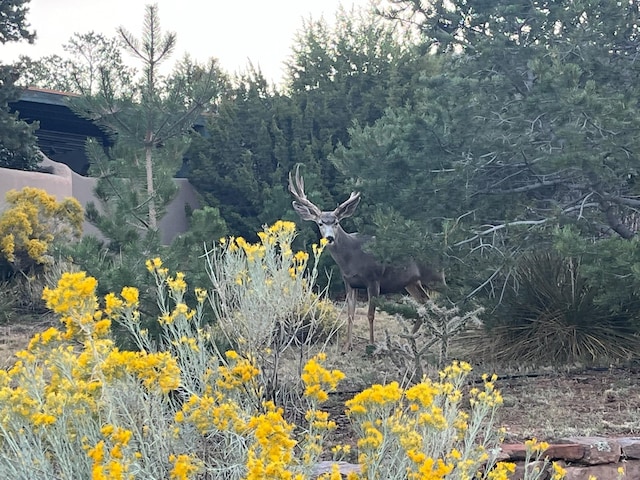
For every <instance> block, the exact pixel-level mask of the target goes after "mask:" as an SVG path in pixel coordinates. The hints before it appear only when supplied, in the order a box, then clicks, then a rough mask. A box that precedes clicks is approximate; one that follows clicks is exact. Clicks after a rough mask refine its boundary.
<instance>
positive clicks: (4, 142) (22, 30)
mask: <svg viewBox="0 0 640 480" xmlns="http://www.w3.org/2000/svg"><path fill="white" fill-rule="evenodd" d="M27 4H28V0H7V1H3V2H1V3H0V43H2V44H3V45H4V44H5V43H7V42H17V41H21V40H26V41H29V42H32V41H33V39H34V38H35V34H34V33H32V32H30V31H29V25H28V24H27V21H26V15H27V13H28V11H29V9H28V7H27ZM19 76H20V71H19V68H18V67H17V66H12V65H1V64H0V167H5V168H17V169H22V170H33V169H35V168H36V167H37V166H38V163H39V162H40V154H39V152H38V149H37V146H36V138H35V135H34V131H35V129H36V128H37V125H28V124H26V123H25V122H23V121H21V120H19V119H18V114H17V113H11V112H10V110H9V103H11V102H14V101H16V100H18V99H19V98H20V89H18V88H17V87H16V86H15V83H16V81H17V80H18V78H19Z"/></svg>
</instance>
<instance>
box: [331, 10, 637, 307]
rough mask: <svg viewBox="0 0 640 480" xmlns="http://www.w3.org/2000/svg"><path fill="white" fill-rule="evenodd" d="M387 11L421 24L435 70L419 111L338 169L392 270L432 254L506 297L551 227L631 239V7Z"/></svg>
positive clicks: (467, 279) (467, 282) (404, 109)
mask: <svg viewBox="0 0 640 480" xmlns="http://www.w3.org/2000/svg"><path fill="white" fill-rule="evenodd" d="M392 3H393V5H392V9H391V10H389V11H388V12H387V13H388V15H389V16H390V17H395V18H399V17H400V16H402V15H404V17H403V20H407V19H408V17H407V12H408V11H410V12H412V15H409V18H410V19H411V20H413V21H414V23H415V24H416V25H417V26H418V30H419V33H420V35H421V37H420V41H421V46H420V50H421V51H422V52H426V53H425V54H424V56H423V62H424V65H426V66H428V68H427V69H426V70H425V72H424V74H423V76H422V78H421V80H420V81H419V82H416V83H415V84H414V86H413V89H414V90H415V92H416V96H415V101H414V102H412V103H408V104H406V105H400V106H399V107H397V108H394V109H392V110H389V111H388V112H387V114H386V115H385V116H384V117H383V118H382V119H380V120H379V121H378V122H377V123H376V124H375V125H373V126H360V127H357V128H355V129H354V130H353V132H352V137H351V143H350V149H343V150H340V151H339V152H338V154H337V155H336V158H335V161H336V163H337V165H339V167H340V169H341V170H342V171H343V172H344V173H345V175H347V176H348V177H349V178H350V180H351V182H352V184H353V186H354V187H355V186H357V188H358V189H360V190H362V191H363V202H368V203H370V204H371V205H372V206H375V207H372V209H371V210H370V212H371V218H373V220H374V223H376V226H377V228H376V233H377V236H378V244H379V248H380V249H381V252H380V253H381V255H382V256H383V257H384V258H385V259H387V260H389V261H393V260H394V259H395V258H398V257H399V256H402V255H408V254H410V255H423V256H429V255H433V254H434V251H436V252H438V253H439V254H440V255H441V256H442V257H443V259H444V261H445V262H449V265H448V267H449V268H450V269H454V271H453V272H451V271H450V272H448V273H449V275H448V278H449V279H454V280H453V281H454V282H455V279H456V278H458V279H460V281H461V283H462V285H460V288H461V291H463V292H464V295H469V294H472V293H474V292H477V291H478V290H477V288H478V287H479V286H480V285H484V286H486V287H488V289H489V291H491V292H492V293H493V294H495V295H496V297H500V295H501V293H500V292H501V291H502V288H503V287H504V285H505V283H504V282H505V281H506V280H507V279H509V278H510V274H509V272H510V271H511V268H512V266H513V264H514V263H515V262H516V260H517V258H518V257H519V256H520V255H521V254H522V253H523V252H525V251H527V250H529V249H532V248H540V247H541V245H547V246H551V245H552V244H553V242H554V237H553V232H555V227H556V226H557V225H562V224H567V223H571V224H575V225H576V228H577V229H578V230H579V231H580V232H581V234H582V235H583V236H584V238H588V239H590V240H591V241H593V240H594V239H597V238H601V237H602V236H620V237H623V238H630V237H633V236H634V235H635V227H634V225H635V223H636V220H635V219H636V218H637V217H636V213H635V211H636V208H637V205H636V202H637V200H636V199H637V196H638V193H639V192H638V191H637V185H636V183H637V182H636V181H635V179H636V175H637V168H638V157H637V152H638V151H640V145H639V144H638V141H639V140H638V137H637V135H635V133H634V132H637V131H638V128H639V127H640V125H639V124H638V122H639V121H640V120H639V119H640V116H639V115H638V106H639V105H640V89H639V86H638V84H637V82H635V81H634V80H633V79H635V78H637V77H638V75H639V74H640V70H639V69H640V66H639V64H638V62H635V61H634V58H635V57H636V56H637V54H638V48H639V46H640V44H639V42H638V27H637V18H638V9H639V4H638V2H637V1H631V2H623V4H619V3H618V2H614V1H607V2H591V1H587V2H577V3H571V4H560V3H545V4H537V3H522V2H511V1H501V2H482V3H479V4H478V3H474V4H473V5H471V4H470V3H469V2H452V4H451V6H447V5H445V2H432V4H430V7H429V8H432V10H430V11H429V12H426V13H428V15H425V12H424V11H421V9H422V8H424V7H425V4H424V3H420V2H409V1H394V2H392ZM429 65H430V66H429ZM389 191H393V192H394V195H392V196H390V195H389V194H388V192H389ZM363 207H364V208H363V210H364V211H366V204H365V205H363ZM374 212H375V215H374ZM458 274H459V275H458ZM496 280H497V281H496ZM491 289H493V290H491Z"/></svg>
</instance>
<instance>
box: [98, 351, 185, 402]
mask: <svg viewBox="0 0 640 480" xmlns="http://www.w3.org/2000/svg"><path fill="white" fill-rule="evenodd" d="M101 367H102V372H103V374H104V376H105V378H106V379H107V380H113V379H116V378H119V377H121V376H122V375H123V374H124V373H127V374H129V375H134V376H136V377H137V378H138V379H140V381H141V382H142V384H143V385H144V386H145V387H147V388H148V389H150V390H156V389H157V390H159V391H160V392H161V393H162V394H165V395H166V394H168V393H169V392H171V391H172V390H175V389H177V388H178V387H179V386H180V368H178V364H177V362H176V359H175V358H174V357H173V356H172V355H171V354H170V353H169V352H157V353H147V352H121V351H119V350H118V349H114V350H113V351H112V352H110V353H109V355H108V356H107V357H106V358H105V359H104V362H103V364H102V366H101Z"/></svg>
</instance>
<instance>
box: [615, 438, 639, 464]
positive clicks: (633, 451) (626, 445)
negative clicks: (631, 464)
mask: <svg viewBox="0 0 640 480" xmlns="http://www.w3.org/2000/svg"><path fill="white" fill-rule="evenodd" d="M617 440H618V442H619V443H620V447H621V448H622V456H623V457H625V458H630V459H636V460H637V459H640V437H625V438H618V439H617Z"/></svg>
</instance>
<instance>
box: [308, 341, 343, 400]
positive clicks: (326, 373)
mask: <svg viewBox="0 0 640 480" xmlns="http://www.w3.org/2000/svg"><path fill="white" fill-rule="evenodd" d="M326 359H327V355H326V354H325V353H319V354H318V355H316V356H315V357H313V358H312V359H310V360H309V361H308V362H307V363H306V364H305V366H304V368H303V370H302V375H301V378H302V381H303V382H304V385H305V390H304V394H305V396H306V397H309V398H312V399H315V400H316V401H317V402H319V403H322V402H325V401H326V400H327V399H328V398H329V395H328V393H327V390H328V391H329V392H333V391H335V390H336V388H337V386H338V383H339V382H340V381H341V380H342V379H344V378H345V374H344V373H342V372H341V371H340V370H327V369H326V368H324V367H323V366H322V363H323V362H324V361H325V360H326Z"/></svg>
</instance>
